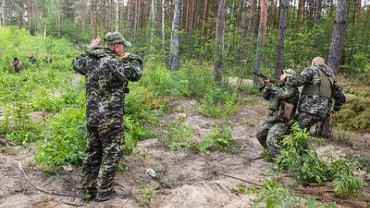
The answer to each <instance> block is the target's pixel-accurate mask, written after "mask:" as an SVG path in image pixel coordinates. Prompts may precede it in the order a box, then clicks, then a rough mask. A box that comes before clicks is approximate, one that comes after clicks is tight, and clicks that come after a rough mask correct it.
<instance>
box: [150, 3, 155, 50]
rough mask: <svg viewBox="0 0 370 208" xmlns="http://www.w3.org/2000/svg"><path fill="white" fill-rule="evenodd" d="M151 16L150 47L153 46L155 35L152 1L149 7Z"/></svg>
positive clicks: (153, 4) (153, 5)
mask: <svg viewBox="0 0 370 208" xmlns="http://www.w3.org/2000/svg"><path fill="white" fill-rule="evenodd" d="M151 16H152V21H151V22H152V23H151V33H150V45H151V46H152V47H153V46H154V35H155V0H152V6H151Z"/></svg>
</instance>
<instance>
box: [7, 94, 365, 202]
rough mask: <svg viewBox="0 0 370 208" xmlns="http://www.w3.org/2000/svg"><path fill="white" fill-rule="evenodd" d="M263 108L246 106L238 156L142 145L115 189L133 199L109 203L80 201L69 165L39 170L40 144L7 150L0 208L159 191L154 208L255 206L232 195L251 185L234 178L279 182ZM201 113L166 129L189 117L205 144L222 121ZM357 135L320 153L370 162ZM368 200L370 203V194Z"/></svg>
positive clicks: (188, 113) (237, 135)
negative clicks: (262, 131)
mask: <svg viewBox="0 0 370 208" xmlns="http://www.w3.org/2000/svg"><path fill="white" fill-rule="evenodd" d="M258 102H260V103H257V104H256V105H253V107H250V106H241V107H240V109H239V110H238V111H237V112H236V113H235V114H234V115H233V116H232V117H231V118H230V123H231V124H232V137H233V142H234V146H235V147H236V148H237V149H238V150H239V151H237V152H235V153H223V152H212V153H207V154H199V153H196V152H194V151H191V150H180V151H170V150H168V149H166V148H165V147H164V145H163V141H162V140H161V139H162V138H160V135H161V134H160V133H159V134H157V135H159V136H158V138H151V139H147V140H144V141H141V142H139V145H138V150H137V152H136V153H134V154H132V155H130V156H126V157H125V158H124V159H123V161H122V164H124V167H123V168H121V169H125V170H121V171H119V172H118V174H117V177H116V184H115V188H116V189H121V190H123V191H125V192H128V193H130V197H127V198H125V199H118V198H117V199H113V200H109V201H106V202H102V203H97V202H90V203H84V202H81V201H79V200H78V199H77V198H75V197H74V196H73V195H74V194H75V192H76V187H77V185H78V181H79V177H80V173H81V170H80V168H76V167H72V166H64V167H63V169H61V170H60V171H59V172H58V173H57V174H55V175H45V174H44V173H42V172H41V171H40V170H39V169H38V168H37V167H36V166H35V165H34V163H33V156H34V152H33V149H34V147H33V146H32V145H28V146H27V147H20V146H8V147H5V146H3V147H1V152H0V184H1V186H0V208H23V207H24V208H29V207H32V208H54V207H58V208H70V207H89V208H90V207H91V208H103V207H104V208H105V207H106V208H108V207H112V208H115V207H117V208H118V207H126V208H132V207H141V206H140V204H139V202H140V201H141V200H143V196H144V194H145V193H148V192H150V191H151V190H155V192H156V194H155V197H151V201H150V203H149V207H163V208H185V207H186V208H208V207H210V208H211V207H212V208H239V207H240V208H242V207H243V208H246V207H251V203H250V201H251V197H253V196H249V195H241V194H236V193H233V192H232V189H233V188H235V187H236V186H237V185H238V184H240V183H243V182H242V181H240V180H238V179H235V178H232V177H229V176H234V177H237V178H240V179H243V180H247V181H250V182H252V183H261V181H262V180H263V178H266V177H269V176H273V175H274V173H273V172H272V168H273V164H272V163H269V162H265V161H263V160H262V159H257V158H258V157H259V156H260V154H261V153H262V148H261V146H260V145H259V143H258V141H257V140H256V138H255V134H256V129H257V128H258V125H259V124H260V123H261V122H262V121H263V119H264V117H265V116H266V113H267V112H266V109H265V106H267V103H265V102H264V101H262V100H258ZM195 106H196V101H194V100H189V99H184V100H177V101H174V102H172V108H171V109H172V110H171V112H168V113H167V114H166V115H165V116H164V118H163V119H162V123H161V125H160V126H159V127H158V128H159V129H160V128H161V126H162V127H163V125H165V123H166V122H171V121H173V120H175V119H177V118H178V117H179V115H181V116H182V119H183V120H184V123H185V124H186V125H187V126H190V127H192V129H193V133H192V134H193V135H192V138H193V139H195V140H198V141H199V140H200V139H201V138H204V136H205V135H207V133H209V132H210V131H211V129H212V127H214V126H216V125H217V124H220V123H222V120H219V119H212V118H206V117H204V116H201V115H199V113H197V112H196V111H195ZM184 115H185V116H184ZM351 134H352V135H351V136H352V137H351V140H350V142H349V143H347V144H343V143H338V142H327V143H326V144H324V145H322V146H320V147H317V152H318V153H319V154H323V153H325V152H326V151H331V152H334V153H335V154H336V155H338V156H343V155H348V154H360V155H361V156H363V157H367V158H370V151H369V148H370V140H369V137H370V134H369V133H351ZM151 170H153V171H154V172H155V177H153V176H150V174H148V173H149V172H150V171H151ZM358 174H360V175H361V174H362V175H365V177H366V172H364V171H363V170H359V171H358ZM226 175H229V176H226ZM287 180H288V181H289V180H290V179H289V178H287ZM368 182H369V181H366V185H367V188H368V187H369V186H368V185H369V184H368ZM246 185H247V186H249V187H250V186H253V185H252V184H248V183H247V184H246ZM35 186H36V187H35ZM37 187H38V188H40V189H42V190H43V191H48V192H49V193H45V192H43V191H40V190H38V188H37ZM145 190H147V191H146V192H145ZM368 192H369V191H367V194H368ZM59 194H61V195H59ZM367 196H369V198H370V195H367ZM339 204H340V205H341V206H340V207H351V205H348V204H346V203H345V202H343V203H339Z"/></svg>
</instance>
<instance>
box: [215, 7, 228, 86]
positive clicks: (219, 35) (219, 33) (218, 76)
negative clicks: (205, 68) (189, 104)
mask: <svg viewBox="0 0 370 208" xmlns="http://www.w3.org/2000/svg"><path fill="white" fill-rule="evenodd" d="M225 7H226V0H218V9H217V18H216V51H215V52H216V63H215V66H214V74H213V76H214V80H215V81H216V82H220V81H221V80H222V73H221V68H222V51H223V37H224V27H225V26H224V24H225Z"/></svg>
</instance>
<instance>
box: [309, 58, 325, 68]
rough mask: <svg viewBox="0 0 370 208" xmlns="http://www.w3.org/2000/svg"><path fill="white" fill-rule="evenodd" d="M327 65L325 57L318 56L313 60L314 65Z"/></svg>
mask: <svg viewBox="0 0 370 208" xmlns="http://www.w3.org/2000/svg"><path fill="white" fill-rule="evenodd" d="M323 64H325V60H324V58H323V57H320V56H316V57H315V58H313V59H312V65H314V66H316V65H323Z"/></svg>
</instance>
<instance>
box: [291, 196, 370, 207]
mask: <svg viewBox="0 0 370 208" xmlns="http://www.w3.org/2000/svg"><path fill="white" fill-rule="evenodd" d="M294 194H295V195H297V196H302V197H307V196H312V195H313V194H312V193H303V192H294ZM315 196H316V197H318V198H317V199H318V200H320V201H323V202H338V203H341V204H348V205H350V207H366V206H367V203H366V202H357V201H350V200H348V199H346V200H343V199H338V198H335V197H330V198H325V197H322V196H317V195H315Z"/></svg>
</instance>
